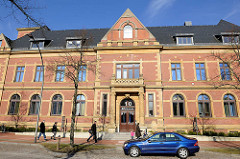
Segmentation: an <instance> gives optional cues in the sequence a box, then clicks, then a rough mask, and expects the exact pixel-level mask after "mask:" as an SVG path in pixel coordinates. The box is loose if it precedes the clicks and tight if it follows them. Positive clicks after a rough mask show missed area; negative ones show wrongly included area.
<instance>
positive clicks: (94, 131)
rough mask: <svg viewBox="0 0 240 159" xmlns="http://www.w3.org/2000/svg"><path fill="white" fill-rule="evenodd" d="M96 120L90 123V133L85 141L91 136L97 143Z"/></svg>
mask: <svg viewBox="0 0 240 159" xmlns="http://www.w3.org/2000/svg"><path fill="white" fill-rule="evenodd" d="M96 123H97V121H94V123H93V124H92V127H91V130H92V134H91V136H90V137H89V138H88V139H87V142H88V141H89V140H90V138H91V137H92V136H93V139H94V140H95V143H97V126H96Z"/></svg>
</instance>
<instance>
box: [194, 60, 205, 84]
mask: <svg viewBox="0 0 240 159" xmlns="http://www.w3.org/2000/svg"><path fill="white" fill-rule="evenodd" d="M195 67H196V75H197V80H198V81H200V80H206V73H205V64H204V63H196V64H195Z"/></svg>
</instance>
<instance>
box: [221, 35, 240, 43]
mask: <svg viewBox="0 0 240 159" xmlns="http://www.w3.org/2000/svg"><path fill="white" fill-rule="evenodd" d="M223 43H224V44H238V43H239V37H238V36H223Z"/></svg>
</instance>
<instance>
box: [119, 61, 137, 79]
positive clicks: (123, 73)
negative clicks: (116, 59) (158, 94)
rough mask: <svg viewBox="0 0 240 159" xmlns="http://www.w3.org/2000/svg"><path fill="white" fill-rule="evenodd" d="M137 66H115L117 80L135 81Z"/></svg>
mask: <svg viewBox="0 0 240 159" xmlns="http://www.w3.org/2000/svg"><path fill="white" fill-rule="evenodd" d="M139 66H140V65H139V64H117V67H116V69H117V71H116V72H117V74H116V76H117V79H137V78H139V73H140V71H139Z"/></svg>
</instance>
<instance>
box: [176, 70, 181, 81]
mask: <svg viewBox="0 0 240 159" xmlns="http://www.w3.org/2000/svg"><path fill="white" fill-rule="evenodd" d="M181 79H182V78H181V70H179V69H178V70H177V80H181Z"/></svg>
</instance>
